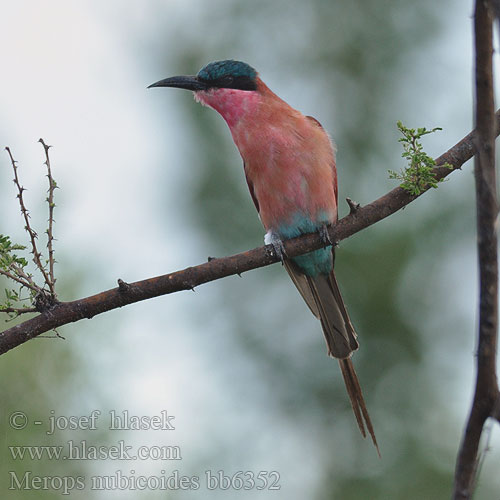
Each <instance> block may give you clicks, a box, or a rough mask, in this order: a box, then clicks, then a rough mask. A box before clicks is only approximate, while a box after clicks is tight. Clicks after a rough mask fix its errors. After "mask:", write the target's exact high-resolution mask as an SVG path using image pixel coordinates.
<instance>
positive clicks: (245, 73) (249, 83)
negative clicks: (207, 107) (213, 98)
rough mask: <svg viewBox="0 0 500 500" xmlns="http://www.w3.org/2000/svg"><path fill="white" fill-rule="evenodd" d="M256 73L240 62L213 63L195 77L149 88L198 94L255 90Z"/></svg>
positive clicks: (184, 77) (160, 82)
mask: <svg viewBox="0 0 500 500" xmlns="http://www.w3.org/2000/svg"><path fill="white" fill-rule="evenodd" d="M257 77H258V75H257V71H255V69H253V68H252V67H251V66H250V65H248V64H247V63H244V62H242V61H233V60H232V59H227V60H225V61H215V62H211V63H209V64H207V65H206V66H204V67H203V68H201V69H200V71H199V72H198V74H197V75H196V76H173V77H171V78H166V79H165V80H160V81H159V82H156V83H153V84H152V85H150V86H149V87H148V88H150V87H175V88H181V89H186V90H192V91H193V92H198V91H200V90H209V89H212V88H219V89H239V90H248V91H252V90H257Z"/></svg>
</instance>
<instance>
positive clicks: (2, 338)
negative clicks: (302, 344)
mask: <svg viewBox="0 0 500 500" xmlns="http://www.w3.org/2000/svg"><path fill="white" fill-rule="evenodd" d="M499 133H500V110H499V111H497V113H496V135H498V134H499ZM475 137H476V132H475V131H474V132H471V133H470V134H468V135H467V136H466V137H464V138H463V139H462V140H461V141H460V142H458V143H457V144H455V146H453V147H452V148H451V149H450V150H448V151H447V152H446V153H444V154H443V155H441V156H440V157H439V158H437V160H436V165H438V166H436V168H435V169H434V173H435V175H436V179H437V180H440V179H443V178H444V177H446V176H447V175H449V174H450V173H451V172H453V171H454V170H457V169H459V168H461V166H462V165H463V164H464V163H465V162H466V161H468V160H470V159H471V158H472V156H473V155H474V153H475V152H476V147H475V145H474V142H475ZM446 163H448V164H450V165H452V166H453V168H452V169H449V168H447V167H442V166H439V165H444V164H446ZM428 189H429V188H428ZM428 189H426V190H428ZM426 190H425V191H426ZM425 191H422V193H421V194H423V192H425ZM419 196H421V195H418V196H417V195H410V194H409V193H408V192H406V191H405V190H404V189H402V188H400V187H397V188H395V189H393V190H391V191H389V192H388V193H387V194H385V195H384V196H382V197H381V198H378V199H377V200H375V201H373V202H372V203H370V204H368V205H366V206H364V207H359V208H357V210H356V211H354V212H353V213H351V214H349V215H348V216H346V217H344V218H343V219H341V220H340V221H339V222H338V223H337V224H335V225H333V226H330V227H329V235H330V238H331V240H332V241H335V242H339V241H341V240H344V239H346V238H348V237H349V236H352V235H353V234H355V233H357V232H359V231H361V230H362V229H365V228H367V227H369V226H371V225H373V224H375V223H376V222H378V221H380V220H382V219H385V218H386V217H388V216H389V215H392V214H393V213H395V212H397V211H398V210H400V209H401V208H403V207H405V206H406V205H408V204H409V203H411V202H412V201H414V200H415V199H416V198H418V197H419ZM323 246H324V244H323V242H322V240H321V237H320V236H319V234H317V233H311V234H305V235H303V236H299V237H298V238H294V239H291V240H287V241H286V242H285V250H286V252H287V255H288V256H289V257H295V256H297V255H301V254H304V253H307V252H310V251H312V250H316V249H318V248H321V247H323ZM278 260H279V259H278V257H277V256H276V255H274V254H273V247H272V245H266V246H263V247H259V248H254V249H253V250H248V251H246V252H243V253H240V254H236V255H232V256H230V257H224V258H219V259H212V258H211V259H209V261H208V262H206V263H204V264H200V265H198V266H194V267H188V268H187V269H184V270H182V271H177V272H174V273H171V274H166V275H163V276H157V277H155V278H150V279H146V280H143V281H137V282H135V283H125V282H123V281H122V280H119V287H117V288H113V289H111V290H107V291H105V292H101V293H98V294H96V295H92V296H90V297H86V298H84V299H79V300H75V301H73V302H58V303H57V304H55V305H53V306H52V307H50V308H48V309H47V310H45V311H44V312H42V313H41V314H39V315H38V316H36V317H34V318H31V319H29V320H26V321H24V322H23V323H20V324H18V325H16V326H14V327H11V328H9V329H7V330H4V331H3V332H1V333H0V354H3V353H5V352H7V351H9V350H10V349H13V348H14V347H17V346H18V345H21V344H23V343H24V342H26V341H28V340H30V339H32V338H34V337H36V336H38V335H40V334H41V333H44V332H47V331H50V330H52V329H54V328H56V327H58V326H62V325H66V324H68V323H72V322H75V321H79V320H81V319H84V318H88V319H90V318H92V317H94V316H96V315H97V314H101V313H103V312H106V311H111V310H112V309H117V308H118V307H122V306H125V305H128V304H133V303H134V302H139V301H141V300H146V299H150V298H153V297H158V296H160V295H166V294H169V293H174V292H178V291H181V290H192V289H194V287H195V286H198V285H201V284H203V283H208V282H210V281H215V280H217V279H220V278H225V277H226V276H231V275H235V274H241V273H243V272H245V271H250V270H251V269H256V268H258V267H263V266H268V265H270V264H273V263H275V262H278Z"/></svg>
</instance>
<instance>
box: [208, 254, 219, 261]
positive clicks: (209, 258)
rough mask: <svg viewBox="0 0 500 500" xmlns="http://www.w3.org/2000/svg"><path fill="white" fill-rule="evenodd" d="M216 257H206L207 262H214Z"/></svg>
mask: <svg viewBox="0 0 500 500" xmlns="http://www.w3.org/2000/svg"><path fill="white" fill-rule="evenodd" d="M216 258H217V257H210V255H209V256H208V258H207V262H212V261H213V260H215V259H216Z"/></svg>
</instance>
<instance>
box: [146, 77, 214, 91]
mask: <svg viewBox="0 0 500 500" xmlns="http://www.w3.org/2000/svg"><path fill="white" fill-rule="evenodd" d="M151 87H174V88H177V89H186V90H192V91H194V92H196V91H197V90H207V88H208V86H207V84H206V83H205V82H203V81H201V80H199V79H198V77H197V76H172V77H171V78H165V80H160V81H159V82H156V83H153V84H152V85H150V86H149V87H148V89H150V88H151Z"/></svg>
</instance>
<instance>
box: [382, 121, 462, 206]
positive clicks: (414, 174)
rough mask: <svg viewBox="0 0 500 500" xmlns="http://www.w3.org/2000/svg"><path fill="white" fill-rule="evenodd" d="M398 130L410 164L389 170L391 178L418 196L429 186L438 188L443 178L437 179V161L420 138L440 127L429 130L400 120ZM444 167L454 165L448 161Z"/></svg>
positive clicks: (404, 156) (405, 155)
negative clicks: (402, 167)
mask: <svg viewBox="0 0 500 500" xmlns="http://www.w3.org/2000/svg"><path fill="white" fill-rule="evenodd" d="M397 125H398V130H399V131H400V132H401V134H402V135H403V137H401V138H400V139H399V142H401V143H402V144H403V153H402V155H401V156H402V157H403V158H405V159H406V160H407V161H408V166H407V167H406V168H404V169H403V170H401V171H400V172H394V171H393V170H389V178H390V179H397V180H399V181H401V187H402V188H403V189H404V190H405V191H408V193H410V194H412V195H415V196H418V195H419V194H421V193H422V192H423V191H425V190H426V189H428V188H437V187H438V183H439V182H441V181H442V179H440V180H437V179H436V176H435V174H434V172H433V168H434V167H435V166H436V161H435V160H434V158H431V157H430V156H429V155H428V154H427V153H426V152H425V151H424V150H423V147H422V144H421V143H420V142H419V139H420V138H421V137H423V136H424V135H427V134H432V133H434V132H436V131H437V130H442V128H440V127H436V128H433V129H432V130H427V129H426V128H425V127H421V128H417V129H416V130H415V129H414V128H407V127H405V126H404V125H403V124H402V123H401V122H400V121H398V123H397ZM442 166H444V167H448V168H453V167H452V165H450V164H448V163H446V164H445V165H442Z"/></svg>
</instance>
